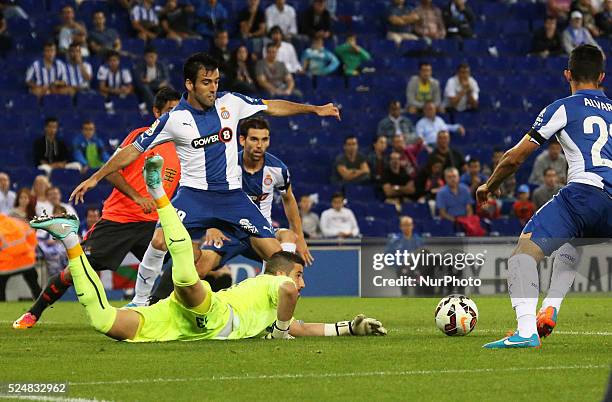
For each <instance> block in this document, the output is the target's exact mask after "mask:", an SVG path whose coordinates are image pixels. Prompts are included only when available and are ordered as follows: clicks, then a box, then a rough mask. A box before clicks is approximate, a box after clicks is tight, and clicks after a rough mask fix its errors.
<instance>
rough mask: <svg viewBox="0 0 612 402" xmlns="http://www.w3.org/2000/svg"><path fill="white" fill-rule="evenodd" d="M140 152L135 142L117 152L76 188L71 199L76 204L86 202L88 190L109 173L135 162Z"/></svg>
mask: <svg viewBox="0 0 612 402" xmlns="http://www.w3.org/2000/svg"><path fill="white" fill-rule="evenodd" d="M140 154H141V151H140V150H138V149H137V148H136V147H135V146H134V145H133V144H131V145H129V146H127V147H125V148H123V149H122V150H121V151H119V152H117V153H116V154H115V155H113V157H112V158H110V159H109V160H108V162H106V163H105V164H104V166H102V168H100V170H98V171H97V172H96V173H94V174H93V175H91V177H90V178H89V179H87V180H85V181H83V182H82V183H81V184H79V185H78V186H77V188H75V189H74V191H73V192H72V194H70V201H72V200H74V203H75V204H78V203H79V202H84V199H83V197H84V195H85V193H86V192H87V191H89V190H91V189H92V188H94V187H95V186H97V185H98V182H99V181H100V180H102V179H103V178H105V177H106V176H108V175H109V174H111V173H113V172H116V171H118V170H119V169H123V168H124V167H126V166H127V165H129V164H130V163H132V162H134V161H135V160H136V159H138V157H139V156H140Z"/></svg>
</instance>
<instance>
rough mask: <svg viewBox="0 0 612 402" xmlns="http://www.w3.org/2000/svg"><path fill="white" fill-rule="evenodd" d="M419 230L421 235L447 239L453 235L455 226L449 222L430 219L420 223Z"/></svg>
mask: <svg viewBox="0 0 612 402" xmlns="http://www.w3.org/2000/svg"><path fill="white" fill-rule="evenodd" d="M420 225H421V230H422V233H423V235H426V234H428V235H430V236H434V237H448V236H454V235H455V226H454V225H453V223H452V222H451V221H447V220H446V219H439V218H435V219H431V220H429V221H422V222H421V224H420Z"/></svg>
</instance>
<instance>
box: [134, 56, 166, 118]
mask: <svg viewBox="0 0 612 402" xmlns="http://www.w3.org/2000/svg"><path fill="white" fill-rule="evenodd" d="M134 84H135V88H136V94H137V95H138V97H139V98H140V102H141V103H140V106H139V107H140V111H141V113H143V114H146V112H147V111H148V110H152V109H153V99H154V98H155V94H156V93H157V91H159V89H160V88H161V87H165V86H169V85H170V84H169V74H168V67H166V65H165V64H164V63H162V62H160V61H159V60H158V59H157V50H155V48H154V47H152V46H148V47H147V48H146V49H145V52H144V60H143V61H141V62H140V63H138V64H136V66H135V67H134Z"/></svg>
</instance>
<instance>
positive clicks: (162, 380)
mask: <svg viewBox="0 0 612 402" xmlns="http://www.w3.org/2000/svg"><path fill="white" fill-rule="evenodd" d="M609 368H610V366H609V365H584V366H543V367H509V368H502V369H498V368H480V369H461V370H459V369H457V370H452V369H449V370H407V371H370V372H367V371H366V372H354V373H301V374H273V375H257V376H219V377H216V376H212V377H194V378H144V379H131V380H117V381H92V382H70V386H71V387H72V386H77V385H113V384H115V385H116V384H147V383H165V382H192V381H242V380H282V379H302V378H344V377H355V378H357V377H384V376H411V375H440V374H475V373H502V372H519V371H521V372H522V371H555V370H599V369H609Z"/></svg>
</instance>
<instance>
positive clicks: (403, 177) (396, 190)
mask: <svg viewBox="0 0 612 402" xmlns="http://www.w3.org/2000/svg"><path fill="white" fill-rule="evenodd" d="M401 157H402V156H401V155H400V154H399V153H398V152H395V151H393V152H391V155H390V156H389V165H388V166H387V169H386V170H385V173H384V175H383V178H382V183H383V185H382V189H383V193H384V194H385V202H387V203H389V204H395V206H396V207H397V208H398V209H399V208H401V205H402V203H403V202H404V201H406V200H409V199H411V198H412V197H413V196H414V194H415V192H416V189H415V185H414V180H413V179H412V178H411V177H410V176H408V173H406V170H405V169H402V166H401Z"/></svg>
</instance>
